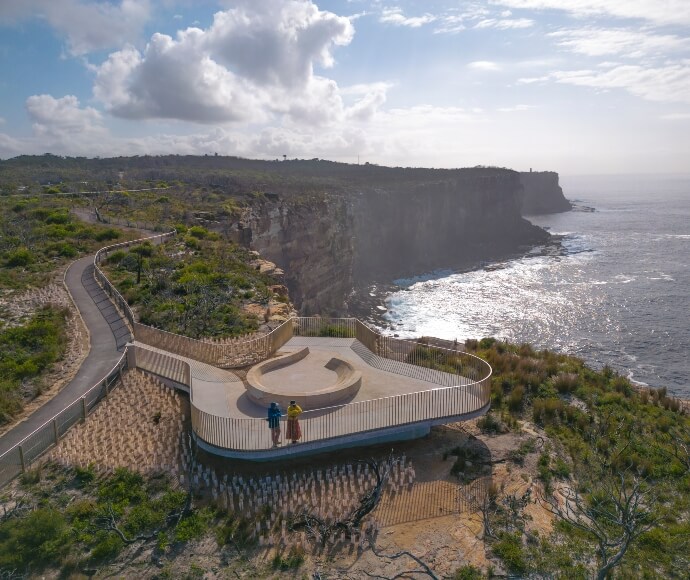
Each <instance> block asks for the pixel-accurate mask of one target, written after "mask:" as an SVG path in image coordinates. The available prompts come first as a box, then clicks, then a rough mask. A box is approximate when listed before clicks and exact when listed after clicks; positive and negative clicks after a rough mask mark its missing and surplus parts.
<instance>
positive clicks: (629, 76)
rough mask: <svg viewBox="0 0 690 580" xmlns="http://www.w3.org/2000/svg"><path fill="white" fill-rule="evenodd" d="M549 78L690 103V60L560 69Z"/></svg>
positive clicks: (643, 96) (652, 99) (651, 98)
mask: <svg viewBox="0 0 690 580" xmlns="http://www.w3.org/2000/svg"><path fill="white" fill-rule="evenodd" d="M549 78H550V79H552V80H555V81H556V82H558V83H564V84H571V85H578V86H584V87H593V88H597V89H602V90H608V89H624V90H626V91H628V92H629V93H631V94H633V95H635V96H638V97H641V98H643V99H646V100H649V101H658V102H683V103H690V62H687V61H686V62H683V63H678V64H669V65H667V66H661V67H657V68H652V67H643V66H640V65H621V66H617V67H615V68H612V69H608V70H603V71H602V70H576V71H558V72H554V73H551V74H550V75H549ZM523 82H525V81H524V79H523Z"/></svg>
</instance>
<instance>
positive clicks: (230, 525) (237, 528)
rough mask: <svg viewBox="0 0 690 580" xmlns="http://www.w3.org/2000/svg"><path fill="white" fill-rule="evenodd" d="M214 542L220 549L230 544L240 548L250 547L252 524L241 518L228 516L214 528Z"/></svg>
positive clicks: (232, 515) (233, 515)
mask: <svg viewBox="0 0 690 580" xmlns="http://www.w3.org/2000/svg"><path fill="white" fill-rule="evenodd" d="M216 542H218V545H219V546H220V547H223V546H227V545H228V544H230V543H233V544H236V545H237V546H239V547H240V548H242V547H247V546H249V545H251V544H252V543H253V540H252V523H251V522H250V520H248V519H247V518H245V517H243V516H238V515H235V514H232V513H231V514H229V515H228V517H226V518H225V519H224V520H223V521H222V523H221V524H220V526H218V527H217V528H216Z"/></svg>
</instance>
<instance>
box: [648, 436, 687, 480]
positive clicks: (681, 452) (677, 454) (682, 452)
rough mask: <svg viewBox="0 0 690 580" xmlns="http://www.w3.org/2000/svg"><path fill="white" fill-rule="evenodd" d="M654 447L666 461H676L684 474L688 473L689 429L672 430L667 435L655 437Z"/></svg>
mask: <svg viewBox="0 0 690 580" xmlns="http://www.w3.org/2000/svg"><path fill="white" fill-rule="evenodd" d="M655 447H656V449H657V450H658V451H659V453H661V454H662V455H664V456H665V457H667V458H668V459H670V460H673V459H675V460H677V461H678V462H679V463H680V464H681V465H682V466H683V469H684V470H685V472H686V473H690V429H688V428H687V427H686V428H684V429H673V430H671V431H669V433H668V434H667V435H661V436H659V435H657V444H656V445H655ZM668 447H670V448H671V450H670V451H669V449H668Z"/></svg>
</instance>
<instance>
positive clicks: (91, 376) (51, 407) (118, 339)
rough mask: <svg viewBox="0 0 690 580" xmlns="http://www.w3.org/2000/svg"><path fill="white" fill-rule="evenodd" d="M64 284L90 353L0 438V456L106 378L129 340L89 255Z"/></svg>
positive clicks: (120, 318) (71, 271)
mask: <svg viewBox="0 0 690 580" xmlns="http://www.w3.org/2000/svg"><path fill="white" fill-rule="evenodd" d="M65 283H66V284H67V288H68V290H69V292H70V294H72V298H74V302H75V303H76V305H77V308H78V309H79V312H80V313H81V316H82V318H83V319H84V323H85V324H86V326H87V328H88V329H89V333H90V336H91V350H90V351H89V355H88V356H87V357H86V360H84V363H83V364H82V365H81V367H80V369H79V371H78V372H77V374H76V376H75V377H74V379H72V381H70V382H69V383H68V384H67V385H66V386H65V387H64V388H63V389H62V390H61V391H60V392H59V393H58V394H57V395H55V397H53V398H52V399H50V400H49V401H48V402H46V404H45V405H43V406H42V407H41V408H39V409H37V410H36V411H35V412H34V413H32V414H31V415H29V416H28V417H27V418H26V419H25V420H24V421H22V422H21V423H19V424H18V425H17V426H16V427H14V428H13V429H11V430H10V431H8V432H7V433H5V434H4V435H3V436H2V437H0V454H2V453H4V452H5V451H7V450H9V449H10V448H11V447H12V446H13V445H16V444H17V443H19V442H20V441H21V440H22V439H24V437H26V436H27V435H29V434H30V433H32V432H33V431H34V430H36V429H37V428H38V427H40V426H41V425H43V424H44V423H45V422H46V421H48V420H49V419H51V418H52V417H53V416H54V415H56V414H57V413H58V412H60V411H61V410H62V409H64V408H65V407H66V406H67V405H69V404H70V403H72V402H74V401H75V400H76V399H78V398H79V397H80V396H81V395H83V394H84V393H85V392H86V391H88V390H89V389H90V388H91V387H93V386H94V385H95V384H96V383H97V382H98V381H100V380H101V379H102V378H103V377H104V376H105V375H107V374H108V372H109V371H110V370H111V369H112V368H113V367H114V366H115V363H117V361H118V360H119V359H120V357H121V356H122V349H123V347H124V345H125V344H126V343H127V342H128V341H129V340H130V334H129V330H128V328H127V325H126V324H125V322H124V320H122V317H121V316H120V314H119V313H118V312H117V310H116V309H115V307H114V306H113V304H112V302H110V300H109V299H108V296H107V295H106V293H105V292H103V290H102V289H101V287H100V286H99V285H98V284H97V283H96V281H95V279H94V277H93V256H92V255H91V256H85V257H84V258H81V259H79V260H77V261H76V262H74V263H73V264H72V265H71V266H70V267H69V269H68V270H67V274H66V275H65Z"/></svg>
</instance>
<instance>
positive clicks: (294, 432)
mask: <svg viewBox="0 0 690 580" xmlns="http://www.w3.org/2000/svg"><path fill="white" fill-rule="evenodd" d="M301 413H302V408H301V407H300V406H299V405H298V404H297V403H296V402H295V401H290V406H289V407H288V408H287V416H288V419H287V430H286V432H285V437H286V438H287V439H291V440H292V442H293V443H297V441H298V440H299V439H301V438H302V429H301V427H300V426H299V421H298V420H297V417H299V416H300V414H301Z"/></svg>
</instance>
